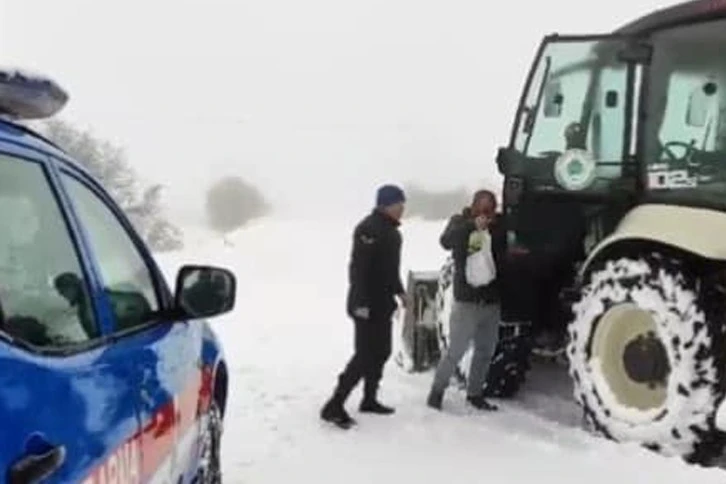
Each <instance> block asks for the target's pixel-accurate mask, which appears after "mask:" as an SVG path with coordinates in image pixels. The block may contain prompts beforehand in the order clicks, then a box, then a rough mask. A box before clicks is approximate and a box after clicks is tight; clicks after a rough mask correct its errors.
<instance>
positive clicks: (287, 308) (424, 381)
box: [160, 220, 726, 484]
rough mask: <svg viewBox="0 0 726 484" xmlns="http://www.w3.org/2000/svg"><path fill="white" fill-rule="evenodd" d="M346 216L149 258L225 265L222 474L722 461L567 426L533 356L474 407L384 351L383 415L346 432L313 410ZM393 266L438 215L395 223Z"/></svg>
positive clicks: (698, 474)
mask: <svg viewBox="0 0 726 484" xmlns="http://www.w3.org/2000/svg"><path fill="white" fill-rule="evenodd" d="M352 223H353V221H348V222H347V223H346V222H343V223H341V222H329V221H311V220H296V221H286V220H263V221H260V222H258V223H257V224H254V225H253V226H251V227H249V228H248V229H246V230H244V231H241V232H239V233H237V234H235V235H234V236H233V237H231V238H230V239H231V241H232V242H233V245H232V246H229V245H224V244H223V243H222V242H221V241H218V240H214V239H210V240H209V241H208V242H207V243H206V244H205V245H202V246H200V247H193V248H192V247H190V248H189V249H188V250H186V251H184V252H183V253H177V254H168V255H164V256H161V257H160V261H161V263H162V266H163V267H164V269H165V271H167V273H168V275H169V276H172V277H173V275H174V273H175V271H176V269H177V267H178V266H179V265H180V264H182V263H190V262H201V263H209V264H219V265H224V266H227V267H230V268H231V269H233V270H234V271H235V272H236V275H237V278H238V281H239V292H238V303H237V309H236V311H235V312H234V313H233V314H231V315H227V316H224V317H220V318H218V319H217V320H215V321H213V326H214V328H215V329H216V330H217V331H218V332H219V334H220V335H221V337H222V341H223V343H224V347H225V351H226V354H227V359H228V363H229V368H230V372H231V376H230V382H231V390H230V402H229V413H228V417H227V420H226V429H225V435H224V442H223V465H224V473H225V482H227V483H253V484H265V483H274V484H282V483H287V482H291V481H294V482H305V483H339V482H345V483H347V484H356V483H360V484H369V483H371V482H378V483H388V482H391V483H421V484H428V483H436V484H440V483H442V482H446V481H447V480H448V481H455V482H468V483H477V482H488V483H497V484H504V483H527V484H531V483H537V484H550V483H552V484H554V483H557V484H569V483H577V484H582V483H587V484H613V483H617V484H631V483H632V484H648V483H654V484H656V483H657V484H664V483H690V482H698V483H699V484H708V483H723V482H726V471H724V470H722V469H719V468H713V469H703V468H697V467H691V466H688V465H686V464H685V463H683V462H682V461H680V460H678V459H667V458H663V457H661V456H658V455H655V454H653V453H650V452H647V451H645V450H642V449H640V448H638V447H634V446H628V445H619V444H615V443H612V442H608V441H605V440H603V439H600V438H596V437H593V436H591V435H589V434H587V433H586V432H584V431H583V430H581V429H580V428H579V424H580V416H579V414H578V412H577V407H576V406H574V404H573V403H572V402H571V399H570V395H569V384H568V381H567V379H566V377H565V375H563V373H562V372H561V371H558V370H556V369H548V368H544V367H540V368H539V369H538V370H537V372H536V373H535V374H534V378H533V380H534V381H533V382H532V383H531V384H530V385H529V386H528V387H527V390H526V391H524V392H523V393H522V394H521V396H520V398H519V399H517V400H516V401H513V402H501V403H500V405H501V407H502V410H501V411H500V412H498V413H494V414H485V415H482V414H475V413H473V412H472V411H470V410H469V409H468V408H467V407H466V406H465V405H464V403H463V397H462V395H461V393H460V392H459V391H458V390H451V391H450V392H449V393H448V395H447V400H446V401H445V405H446V406H445V411H444V412H443V413H437V412H434V411H431V410H429V409H428V408H427V407H425V405H424V400H425V398H426V392H427V390H428V385H429V383H430V380H431V375H430V374H407V373H405V372H403V371H402V370H401V369H400V368H398V367H397V366H396V365H395V363H393V361H392V360H391V361H390V362H389V364H388V366H387V368H386V374H385V377H384V381H383V388H382V394H381V398H382V400H383V401H385V402H386V403H391V404H393V405H395V406H396V407H397V413H396V415H394V416H391V417H367V416H361V415H358V414H357V412H356V406H357V403H358V399H359V395H360V393H359V391H356V392H355V393H354V394H353V396H352V397H351V399H350V400H349V404H348V408H349V410H350V411H351V413H352V414H353V415H354V417H355V418H357V419H358V421H359V426H358V427H357V428H356V429H354V430H352V431H348V432H343V431H340V430H337V429H333V428H329V427H327V426H324V425H322V424H321V423H320V422H319V420H318V410H319V407H320V405H321V404H322V403H323V401H324V400H325V399H326V398H327V397H328V396H329V392H330V391H331V390H332V388H333V385H334V383H335V378H336V376H337V373H338V372H339V371H340V370H341V369H342V367H343V365H344V364H345V363H346V361H347V358H348V357H349V356H350V352H351V350H352V331H351V323H350V322H349V321H348V320H347V319H346V317H345V315H344V310H343V309H344V296H345V290H346V264H347V261H348V252H349V244H350V232H351V228H352V227H351V225H352ZM402 230H403V233H404V257H403V270H404V275H405V271H406V270H408V269H419V270H420V269H437V268H438V266H439V264H440V262H441V261H442V258H443V256H444V254H443V253H442V252H441V251H440V249H439V248H438V245H437V239H438V234H439V231H440V230H441V224H440V223H427V222H408V223H407V224H406V225H404V227H403V228H402Z"/></svg>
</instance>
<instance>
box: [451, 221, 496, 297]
mask: <svg viewBox="0 0 726 484" xmlns="http://www.w3.org/2000/svg"><path fill="white" fill-rule="evenodd" d="M474 230H476V226H475V225H474V217H472V215H471V210H470V209H469V208H465V209H464V210H463V211H462V213H460V214H456V215H454V216H452V217H451V218H450V219H449V223H448V224H447V225H446V228H445V229H444V232H443V233H442V234H441V238H440V239H439V241H440V243H441V246H442V247H443V248H444V249H446V250H450V251H451V253H452V257H453V258H454V299H455V300H457V301H461V302H477V303H495V302H498V301H499V297H500V294H499V293H500V290H499V276H500V275H501V273H502V270H503V268H504V260H505V252H506V244H507V239H506V228H505V227H504V223H503V220H502V217H501V216H499V215H498V216H497V217H496V218H495V219H494V220H493V221H492V223H491V224H490V225H489V233H490V235H491V238H492V255H493V256H494V264H495V265H496V268H497V278H496V279H494V280H493V281H492V282H491V283H489V284H488V285H486V286H483V287H473V286H471V285H469V283H467V282H466V272H465V268H466V259H467V257H468V255H469V253H468V252H469V251H468V248H469V236H470V235H471V233H472V232H473V231H474Z"/></svg>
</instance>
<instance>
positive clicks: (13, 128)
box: [0, 118, 88, 174]
mask: <svg viewBox="0 0 726 484" xmlns="http://www.w3.org/2000/svg"><path fill="white" fill-rule="evenodd" d="M4 143H9V144H12V145H15V146H19V147H22V148H26V149H30V150H33V151H37V152H39V153H43V154H46V155H52V156H54V157H55V158H57V159H59V160H62V161H63V162H65V163H67V164H68V165H71V166H72V167H73V168H75V169H76V170H80V171H81V172H83V173H84V174H88V171H87V170H86V169H84V168H83V166H81V165H80V164H79V163H77V162H76V161H75V160H73V158H71V157H70V155H69V154H68V153H66V152H65V151H63V149H61V148H60V147H59V146H58V145H56V144H55V143H53V142H52V141H51V140H49V139H47V138H45V137H44V136H42V135H41V134H40V133H38V132H37V131H35V130H33V129H32V128H29V127H27V126H24V125H22V124H18V123H14V122H12V121H9V120H7V119H2V118H0V145H2V144H4Z"/></svg>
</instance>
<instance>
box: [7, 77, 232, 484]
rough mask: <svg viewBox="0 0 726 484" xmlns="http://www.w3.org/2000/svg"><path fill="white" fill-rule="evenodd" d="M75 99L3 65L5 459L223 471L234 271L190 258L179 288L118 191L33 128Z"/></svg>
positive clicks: (109, 476)
mask: <svg viewBox="0 0 726 484" xmlns="http://www.w3.org/2000/svg"><path fill="white" fill-rule="evenodd" d="M67 101H68V95H67V93H66V92H65V91H64V90H63V89H62V88H61V87H60V86H59V85H58V84H57V83H55V82H54V81H53V80H51V79H48V78H45V77H43V76H38V75H35V74H32V75H31V74H27V73H24V72H21V71H16V70H0V117H1V119H0V471H1V472H3V473H4V474H5V480H6V481H7V482H11V483H35V482H78V483H82V484H101V483H103V484H111V483H113V484H122V483H141V482H160V483H161V482H164V483H175V484H176V483H187V482H201V483H207V482H221V472H220V464H219V451H220V438H221V432H222V421H223V415H224V411H225V403H226V398H227V384H228V376H227V367H226V365H225V361H224V358H223V353H222V349H221V346H220V343H219V341H218V340H217V338H216V337H215V335H214V333H213V332H212V331H211V329H210V328H209V326H208V325H207V323H206V322H205V321H204V320H205V318H209V317H212V316H216V315H219V314H222V313H225V312H228V311H230V310H231V309H232V308H233V306H234V303H235V294H236V282H235V277H234V275H233V274H232V273H231V272H229V271H228V270H226V269H223V268H217V267H207V266H197V265H194V266H192V265H188V266H183V267H182V268H181V269H180V271H179V273H178V275H177V279H176V287H175V289H174V292H172V291H171V290H170V288H169V287H168V286H167V284H166V283H165V280H164V277H163V276H162V273H161V271H160V270H159V268H158V267H157V265H156V263H155V261H154V260H153V258H152V256H151V254H150V252H149V250H148V248H147V247H146V246H145V245H144V243H143V242H142V240H141V239H140V238H139V236H138V234H137V233H136V232H135V231H134V229H133V228H132V226H131V224H130V223H129V220H128V219H127V218H126V217H125V216H124V213H123V212H122V211H121V210H120V208H119V207H118V206H117V205H116V204H115V203H114V201H113V200H112V199H111V198H110V197H109V195H108V193H107V192H106V191H104V189H103V187H102V186H101V185H100V184H99V183H98V182H97V181H96V180H94V179H93V178H92V177H91V176H90V175H89V173H87V172H86V171H85V170H84V169H82V168H81V167H80V166H79V165H78V164H76V163H75V162H74V161H73V160H72V159H70V158H69V156H68V155H67V154H66V153H64V152H63V151H62V150H61V149H60V148H59V147H57V146H55V145H54V144H53V143H51V142H49V141H48V140H45V139H43V138H42V137H41V136H40V135H39V134H37V133H35V132H33V131H32V130H30V129H29V128H27V127H25V126H23V125H22V123H23V120H33V119H42V118H47V117H50V116H52V115H54V114H56V113H57V112H58V111H60V110H61V109H62V108H63V106H64V105H65V104H66V103H67Z"/></svg>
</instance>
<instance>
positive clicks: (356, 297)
mask: <svg viewBox="0 0 726 484" xmlns="http://www.w3.org/2000/svg"><path fill="white" fill-rule="evenodd" d="M399 225H400V223H399V222H398V221H396V220H394V219H392V218H390V217H389V216H388V215H386V214H384V213H383V212H381V211H379V210H374V211H373V212H372V213H371V214H370V215H368V216H367V217H366V218H365V219H363V220H362V221H361V222H360V223H359V224H358V225H357V226H356V228H355V231H354V233H353V249H352V251H351V257H350V264H349V266H348V274H349V283H350V286H349V290H348V301H347V309H348V314H349V315H351V316H352V313H353V311H354V310H355V309H356V308H363V307H365V308H368V309H369V310H370V313H371V318H372V319H373V318H379V317H381V318H389V317H390V315H391V314H393V312H394V311H395V309H396V300H395V296H396V295H397V294H402V293H403V292H404V290H403V284H402V283H401V275H400V266H401V234H400V232H399V231H398V226H399Z"/></svg>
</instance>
